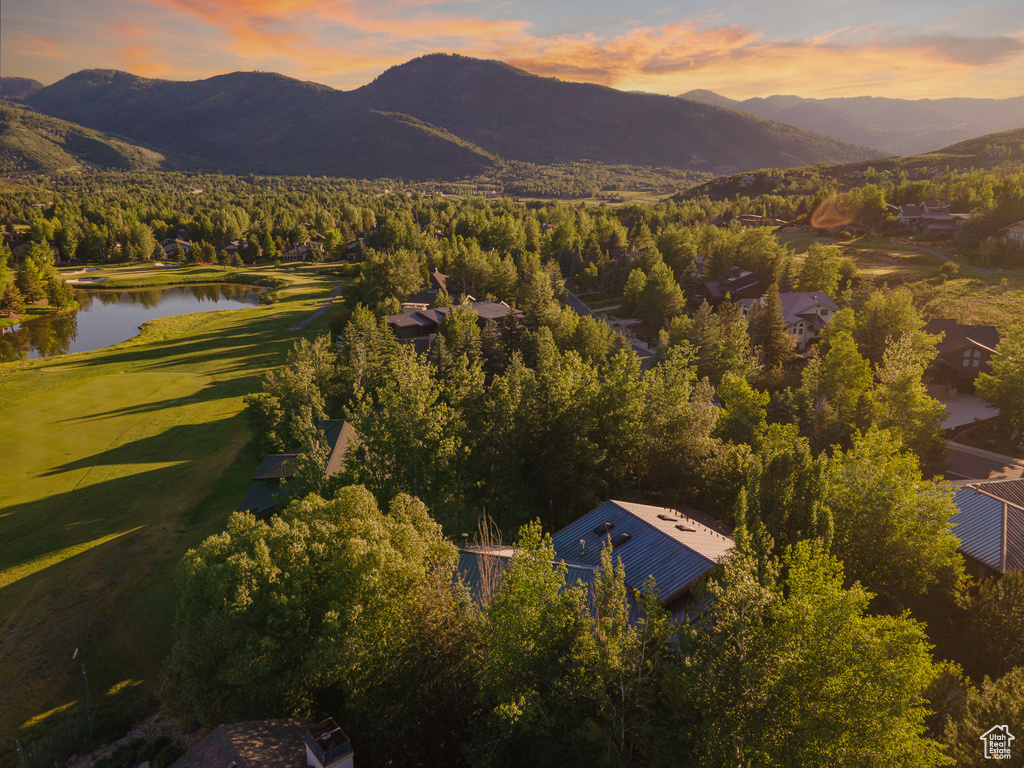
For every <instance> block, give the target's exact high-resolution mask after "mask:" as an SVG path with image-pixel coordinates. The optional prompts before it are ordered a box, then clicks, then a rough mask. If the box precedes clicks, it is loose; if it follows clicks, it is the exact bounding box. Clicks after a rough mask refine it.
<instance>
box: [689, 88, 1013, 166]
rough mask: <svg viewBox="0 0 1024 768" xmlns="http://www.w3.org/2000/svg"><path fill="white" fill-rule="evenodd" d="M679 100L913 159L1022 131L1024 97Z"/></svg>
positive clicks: (694, 95) (710, 95) (699, 96)
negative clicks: (991, 135) (962, 143)
mask: <svg viewBox="0 0 1024 768" xmlns="http://www.w3.org/2000/svg"><path fill="white" fill-rule="evenodd" d="M679 98H681V99H686V100H688V101H697V102H700V103H702V104H712V105H714V106H718V107H728V108H730V109H735V110H739V111H741V112H746V113H748V114H751V115H756V116H757V117H762V118H765V119H767V120H777V121H779V122H782V123H787V124H789V125H795V126H797V127H799V128H804V129H806V130H808V131H814V132H816V133H822V134H824V135H826V136H831V137H833V138H835V139H840V140H842V141H849V142H852V143H854V144H862V145H864V146H868V147H876V148H878V149H880V150H883V151H884V152H885V153H886V154H890V155H916V154H920V153H923V152H930V151H933V150H936V149H939V148H941V147H946V146H949V145H951V144H954V143H957V142H960V141H965V140H967V139H972V138H975V137H977V136H983V135H985V134H989V133H996V132H999V131H1006V130H1010V129H1013V128H1020V127H1022V126H1024V96H1017V97H1015V98H1010V99H968V98H949V99H919V100H908V99H887V98H877V97H872V96H858V97H853V98H832V99H805V98H801V97H800V96H768V97H765V98H753V99H746V100H745V101H737V100H735V99H729V98H726V97H725V96H721V95H719V94H717V93H714V92H712V91H705V90H696V91H689V92H687V93H684V94H682V95H681V96H680V97H679Z"/></svg>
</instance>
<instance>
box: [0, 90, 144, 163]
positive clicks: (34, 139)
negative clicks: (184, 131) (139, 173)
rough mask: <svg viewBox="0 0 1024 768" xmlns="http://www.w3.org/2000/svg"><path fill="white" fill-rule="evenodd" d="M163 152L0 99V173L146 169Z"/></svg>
mask: <svg viewBox="0 0 1024 768" xmlns="http://www.w3.org/2000/svg"><path fill="white" fill-rule="evenodd" d="M163 160H164V157H163V155H161V154H159V153H157V152H153V151H151V150H148V149H144V148H142V147H137V146H134V145H132V144H129V143H127V142H124V141H121V140H119V139H115V138H113V137H111V136H107V135H104V134H103V133H100V132H98V131H94V130H91V129H89V128H83V127H82V126H80V125H75V124H74V123H69V122H67V121H65V120H60V119H58V118H55V117H50V116H49V115H43V114H40V113H38V112H36V111H34V110H31V109H27V108H25V107H22V106H19V105H15V104H13V103H11V102H6V101H0V172H2V173H10V172H12V171H55V170H75V169H79V168H84V167H88V168H98V169H104V170H147V169H154V168H159V167H160V166H161V165H162V163H163Z"/></svg>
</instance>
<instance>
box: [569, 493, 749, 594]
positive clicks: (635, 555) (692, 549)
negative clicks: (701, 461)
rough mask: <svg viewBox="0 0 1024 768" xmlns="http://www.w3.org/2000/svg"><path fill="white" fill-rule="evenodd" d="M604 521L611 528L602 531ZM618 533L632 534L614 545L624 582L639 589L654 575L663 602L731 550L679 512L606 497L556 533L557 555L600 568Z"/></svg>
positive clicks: (720, 538)
mask: <svg viewBox="0 0 1024 768" xmlns="http://www.w3.org/2000/svg"><path fill="white" fill-rule="evenodd" d="M606 522H607V523H611V524H612V528H610V529H609V530H608V531H607V533H605V532H598V527H599V526H603V524H604V523H606ZM680 526H681V527H682V529H685V530H682V529H680ZM620 533H628V534H629V540H628V541H626V542H624V543H623V544H620V545H619V546H617V547H615V548H614V550H613V551H612V557H613V558H620V559H621V560H622V565H623V568H624V569H625V579H626V584H627V585H628V586H629V587H630V588H631V589H633V590H635V591H640V590H641V589H642V588H643V585H644V582H645V581H646V580H647V578H648V577H649V576H653V577H654V581H655V584H656V585H657V587H658V593H659V595H660V597H661V600H662V603H668V602H670V601H672V600H673V599H675V598H676V597H678V596H679V595H680V594H682V593H683V592H685V591H686V590H687V589H688V588H689V587H690V585H691V584H693V582H694V581H696V580H697V579H699V578H701V577H703V576H705V575H707V573H708V572H710V571H711V569H712V568H714V567H715V565H716V563H717V562H718V560H719V559H720V558H721V557H722V556H724V555H725V554H726V553H727V552H728V551H729V550H730V549H732V540H731V539H729V538H728V537H727V536H724V535H722V534H720V533H718V532H716V531H713V530H712V529H710V528H708V527H707V526H705V525H703V524H701V523H699V522H696V521H695V520H693V519H692V518H690V517H687V516H685V515H682V514H681V513H679V512H678V511H676V510H671V509H664V508H661V507H651V506H646V505H643V504H631V503H628V502H616V501H607V502H605V503H604V504H602V505H601V506H599V507H597V508H596V509H593V510H591V511H590V512H588V513H587V514H585V515H583V517H581V518H579V519H577V520H576V521H574V522H572V523H570V524H569V525H567V526H566V527H565V528H563V529H562V530H560V531H558V532H557V533H556V534H554V536H553V537H552V540H553V543H554V545H555V555H556V557H558V558H559V559H560V560H564V561H566V562H567V563H575V564H579V565H587V566H591V567H597V566H599V565H600V563H601V550H602V548H603V546H604V544H605V541H606V539H608V538H614V537H615V536H616V535H617V534H620ZM581 541H582V542H583V545H582V547H581V545H580V542H581Z"/></svg>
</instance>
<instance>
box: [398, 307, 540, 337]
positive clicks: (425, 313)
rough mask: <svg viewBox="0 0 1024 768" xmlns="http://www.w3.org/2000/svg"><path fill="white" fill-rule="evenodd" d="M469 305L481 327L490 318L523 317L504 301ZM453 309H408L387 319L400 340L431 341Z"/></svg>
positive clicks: (497, 319) (519, 318)
mask: <svg viewBox="0 0 1024 768" xmlns="http://www.w3.org/2000/svg"><path fill="white" fill-rule="evenodd" d="M469 306H470V308H471V309H472V310H473V311H474V312H476V316H477V325H479V326H480V328H481V329H483V328H484V326H486V325H487V323H488V321H490V320H494V321H495V322H498V321H500V320H503V319H504V318H506V317H508V316H510V315H511V316H512V317H514V318H515V319H516V320H517V321H519V320H522V318H523V313H522V312H520V311H519V310H518V309H513V308H512V307H510V306H509V305H508V304H506V303H505V302H503V301H473V302H471V303H469ZM451 311H452V308H451V307H434V308H429V309H406V310H405V311H404V312H402V313H400V314H397V315H388V316H387V318H385V319H386V320H387V323H388V326H389V327H390V328H391V330H392V331H393V332H394V334H395V336H396V337H397V338H398V340H399V341H401V342H406V343H409V342H414V341H419V340H421V339H427V340H428V342H429V339H432V338H433V336H434V334H435V333H437V329H438V327H439V326H440V325H441V322H442V321H443V320H444V318H445V317H446V316H447V315H448V313H449V312H451ZM427 346H429V343H428V344H427Z"/></svg>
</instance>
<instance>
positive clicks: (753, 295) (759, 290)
mask: <svg viewBox="0 0 1024 768" xmlns="http://www.w3.org/2000/svg"><path fill="white" fill-rule="evenodd" d="M767 291H768V279H767V278H766V277H764V276H763V275H760V274H758V273H757V272H751V271H750V270H749V269H743V268H741V267H729V268H728V269H727V270H725V271H724V272H723V273H722V274H721V276H720V277H718V279H716V280H705V281H704V282H703V285H702V288H701V290H700V291H698V292H697V295H696V296H695V297H694V298H695V300H696V302H697V303H698V304H699V303H700V302H702V301H706V302H707V303H708V304H710V305H711V306H712V307H717V306H718V305H719V304H721V303H722V302H723V301H725V297H726V296H729V297H730V298H731V299H732V300H733V301H739V300H740V299H759V298H761V297H762V296H764V295H765V293H766V292H767Z"/></svg>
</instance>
